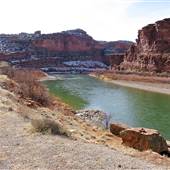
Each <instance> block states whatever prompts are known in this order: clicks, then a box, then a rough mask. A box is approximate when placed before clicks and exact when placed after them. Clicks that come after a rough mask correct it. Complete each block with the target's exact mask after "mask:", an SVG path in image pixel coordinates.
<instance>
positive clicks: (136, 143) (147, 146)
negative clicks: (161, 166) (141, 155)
mask: <svg viewBox="0 0 170 170" xmlns="http://www.w3.org/2000/svg"><path fill="white" fill-rule="evenodd" d="M120 136H121V138H122V141H123V144H125V145H127V146H130V147H133V148H135V149H138V150H140V151H144V150H152V151H154V152H158V153H163V152H168V145H167V143H166V140H165V139H164V138H163V137H162V136H161V135H160V134H159V132H158V131H157V130H154V129H147V128H129V129H126V130H124V131H122V132H120Z"/></svg>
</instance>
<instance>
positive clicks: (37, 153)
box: [0, 76, 170, 170]
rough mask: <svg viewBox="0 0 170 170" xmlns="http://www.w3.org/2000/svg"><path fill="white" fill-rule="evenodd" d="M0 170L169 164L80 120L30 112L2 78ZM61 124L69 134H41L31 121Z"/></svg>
mask: <svg viewBox="0 0 170 170" xmlns="http://www.w3.org/2000/svg"><path fill="white" fill-rule="evenodd" d="M0 80H1V81H0V96H1V98H0V129H1V130H0V169H5V170H6V169H7V170H8V169H23V170H32V169H43V170H46V169H50V170H51V169H63V170H68V169H69V170H70V169H73V170H74V169H108V170H109V169H110V170H112V169H168V168H170V161H169V159H168V158H166V157H163V156H160V155H159V154H156V153H153V152H151V151H147V152H138V151H137V150H134V149H131V148H128V147H125V146H123V145H122V144H121V139H120V138H118V137H116V136H114V135H112V134H111V133H110V132H109V131H106V130H103V129H100V128H99V127H96V126H93V125H91V124H88V123H86V122H85V121H83V120H81V119H79V118H78V117H76V116H65V115H63V114H62V113H60V112H58V111H57V109H56V110H50V109H48V108H30V107H27V106H26V105H24V103H22V104H21V103H20V102H19V101H18V97H17V96H15V95H14V94H13V93H12V92H9V91H8V90H5V89H4V88H3V82H4V81H6V77H2V76H1V77H0ZM42 118H43V119H47V118H48V119H50V120H53V121H59V122H60V123H61V124H62V125H63V127H64V129H65V130H66V131H67V132H68V134H69V135H67V137H66V136H62V135H59V134H58V135H57V134H56V135H53V134H51V133H50V132H49V131H45V132H43V133H38V132H36V131H35V129H34V128H33V126H32V124H31V120H33V119H42Z"/></svg>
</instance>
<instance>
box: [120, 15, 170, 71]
mask: <svg viewBox="0 0 170 170" xmlns="http://www.w3.org/2000/svg"><path fill="white" fill-rule="evenodd" d="M121 68H122V69H124V70H129V71H141V72H143V71H144V72H145V71H146V72H157V73H159V72H170V18H168V19H164V20H161V21H157V22H156V23H155V24H149V25H147V26H145V27H143V28H142V29H141V30H139V32H138V39H137V40H136V44H133V45H132V46H131V47H130V49H129V50H128V52H127V53H126V55H125V58H124V62H123V63H122V64H121Z"/></svg>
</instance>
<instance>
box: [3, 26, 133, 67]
mask: <svg viewBox="0 0 170 170" xmlns="http://www.w3.org/2000/svg"><path fill="white" fill-rule="evenodd" d="M131 44H132V43H131V42H129V41H115V42H105V41H96V40H94V39H93V38H92V37H91V36H89V35H88V34H87V33H86V32H85V31H83V30H81V29H75V30H68V31H63V32H60V33H53V34H41V32H40V31H36V32H35V33H34V34H27V33H20V34H18V35H4V34H1V35H0V60H1V61H2V60H6V61H9V62H11V63H12V64H13V65H15V66H19V67H38V68H44V67H64V65H63V62H66V61H77V60H78V61H100V62H103V63H104V64H107V65H110V63H111V62H113V63H114V64H120V62H122V61H123V59H122V56H121V57H119V55H117V56H118V57H115V54H122V53H123V54H124V53H125V52H126V51H127V49H128V48H129V47H130V45H131ZM113 60H114V61H113Z"/></svg>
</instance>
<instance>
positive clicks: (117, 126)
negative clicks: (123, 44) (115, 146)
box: [110, 123, 129, 136]
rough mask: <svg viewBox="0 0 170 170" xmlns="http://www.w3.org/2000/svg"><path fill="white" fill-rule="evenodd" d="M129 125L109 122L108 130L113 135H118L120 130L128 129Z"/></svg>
mask: <svg viewBox="0 0 170 170" xmlns="http://www.w3.org/2000/svg"><path fill="white" fill-rule="evenodd" d="M128 128H129V127H128V126H127V125H125V124H122V123H111V124H110V132H111V133H112V134H114V135H117V136H120V132H121V131H123V130H125V129H128Z"/></svg>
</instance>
